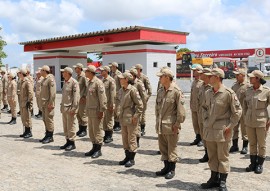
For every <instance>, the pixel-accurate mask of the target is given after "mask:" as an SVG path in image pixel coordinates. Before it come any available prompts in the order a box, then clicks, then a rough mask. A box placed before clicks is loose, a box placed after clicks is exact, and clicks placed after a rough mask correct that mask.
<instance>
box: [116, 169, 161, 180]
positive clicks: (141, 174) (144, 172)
mask: <svg viewBox="0 0 270 191" xmlns="http://www.w3.org/2000/svg"><path fill="white" fill-rule="evenodd" d="M124 168H125V167H124ZM117 173H118V174H130V175H135V176H138V177H148V178H158V177H157V176H156V174H155V172H152V171H147V170H140V169H134V168H131V169H127V170H125V171H120V172H117Z"/></svg>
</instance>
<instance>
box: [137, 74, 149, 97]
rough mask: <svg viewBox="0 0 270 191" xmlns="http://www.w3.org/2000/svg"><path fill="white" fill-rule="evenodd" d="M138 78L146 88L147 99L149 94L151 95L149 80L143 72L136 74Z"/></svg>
mask: <svg viewBox="0 0 270 191" xmlns="http://www.w3.org/2000/svg"><path fill="white" fill-rule="evenodd" d="M138 79H139V80H141V81H142V83H143V85H144V87H145V89H146V94H147V100H148V99H149V97H151V95H152V87H151V85H150V81H149V79H148V77H147V76H146V75H145V74H143V73H141V75H140V77H139V76H138Z"/></svg>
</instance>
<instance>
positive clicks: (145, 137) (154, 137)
mask: <svg viewBox="0 0 270 191" xmlns="http://www.w3.org/2000/svg"><path fill="white" fill-rule="evenodd" d="M141 139H150V140H158V138H157V136H147V135H144V136H142V137H141Z"/></svg>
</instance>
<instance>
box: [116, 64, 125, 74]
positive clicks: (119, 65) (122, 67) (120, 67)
mask: <svg viewBox="0 0 270 191" xmlns="http://www.w3.org/2000/svg"><path fill="white" fill-rule="evenodd" d="M118 70H120V72H122V73H124V72H125V71H126V64H125V63H118Z"/></svg>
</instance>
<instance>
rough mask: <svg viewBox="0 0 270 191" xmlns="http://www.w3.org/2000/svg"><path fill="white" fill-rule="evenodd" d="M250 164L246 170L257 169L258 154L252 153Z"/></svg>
mask: <svg viewBox="0 0 270 191" xmlns="http://www.w3.org/2000/svg"><path fill="white" fill-rule="evenodd" d="M249 157H250V165H249V166H248V167H247V168H246V172H252V171H255V168H256V166H257V155H250V156H249Z"/></svg>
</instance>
